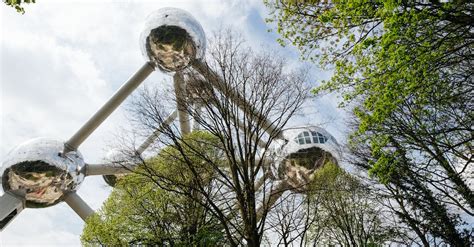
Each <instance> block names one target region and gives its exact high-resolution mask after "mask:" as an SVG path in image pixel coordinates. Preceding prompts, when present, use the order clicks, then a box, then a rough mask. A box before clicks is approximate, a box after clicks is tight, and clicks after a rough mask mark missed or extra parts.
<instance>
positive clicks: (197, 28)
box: [140, 8, 206, 72]
mask: <svg viewBox="0 0 474 247" xmlns="http://www.w3.org/2000/svg"><path fill="white" fill-rule="evenodd" d="M140 47H141V50H142V53H143V55H144V56H145V58H146V59H147V61H150V62H152V63H153V64H155V66H156V67H158V68H159V69H160V70H162V71H164V72H175V71H180V70H182V69H184V68H186V67H187V66H188V65H189V63H190V62H191V61H192V60H194V59H200V58H202V57H203V56H204V53H205V48H206V37H205V34H204V30H203V29H202V26H201V25H200V24H199V22H198V21H197V20H196V19H194V17H193V16H192V15H191V14H189V13H188V12H186V11H184V10H181V9H176V8H162V9H159V10H157V11H155V12H153V13H151V14H150V15H149V16H148V17H147V19H146V23H145V28H144V30H143V32H142V33H141V35H140Z"/></svg>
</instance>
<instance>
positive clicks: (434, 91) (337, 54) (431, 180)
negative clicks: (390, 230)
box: [266, 1, 474, 246]
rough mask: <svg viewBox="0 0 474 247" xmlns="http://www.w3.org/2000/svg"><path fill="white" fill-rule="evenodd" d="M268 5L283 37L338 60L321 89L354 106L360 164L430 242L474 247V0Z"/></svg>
mask: <svg viewBox="0 0 474 247" xmlns="http://www.w3.org/2000/svg"><path fill="white" fill-rule="evenodd" d="M266 3H267V5H268V6H269V7H270V8H272V9H273V10H274V12H273V18H271V19H270V21H275V22H277V25H278V31H279V32H280V33H281V34H282V39H281V40H280V41H281V42H283V43H284V42H286V41H289V42H291V43H292V44H293V45H295V46H297V47H298V48H300V50H301V51H302V56H303V57H304V58H307V59H311V60H313V61H318V62H320V64H321V65H323V66H327V67H332V66H334V69H335V74H334V76H333V77H332V78H331V80H329V81H325V82H323V83H322V84H321V85H320V86H319V87H317V88H316V89H315V90H314V92H315V93H320V92H323V91H338V92H341V93H342V95H343V101H342V105H343V106H350V107H353V113H354V117H355V121H354V122H355V123H356V128H355V132H354V134H353V135H352V137H351V141H352V150H353V153H354V154H355V155H356V156H357V157H358V159H357V162H356V163H357V165H359V166H360V167H363V168H365V169H367V170H368V171H369V173H370V174H371V175H372V176H374V177H376V178H378V179H379V181H380V182H382V183H383V184H385V185H386V192H387V193H388V194H390V195H391V197H392V198H393V200H394V201H396V202H397V204H398V205H397V206H396V207H394V208H393V209H394V212H396V213H397V214H398V215H399V217H400V219H402V220H403V222H404V223H405V224H407V225H408V226H410V227H411V228H412V229H413V230H414V232H415V233H416V234H417V236H418V237H419V241H420V242H422V243H423V245H425V246H428V245H430V244H436V243H435V242H434V241H435V240H436V238H441V240H442V242H445V243H448V244H450V245H452V246H468V245H469V243H470V242H471V241H472V240H470V235H471V234H472V230H471V231H469V229H464V230H463V224H464V223H463V219H462V217H461V213H460V212H462V214H464V215H468V217H472V216H473V215H474V214H473V213H474V212H473V211H474V193H473V190H472V186H471V187H470V186H469V184H468V181H469V180H468V179H469V178H468V175H467V174H468V173H469V172H470V169H472V159H473V156H472V142H473V135H472V133H473V127H472V126H473V124H472V123H473V118H474V115H473V114H472V109H473V105H474V102H473V99H474V97H473V96H474V90H473V86H474V84H473V83H472V81H473V76H472V64H473V58H474V56H473V53H472V50H473V48H474V43H473V42H474V36H473V26H472V21H473V11H474V5H473V4H472V3H470V2H456V3H454V2H446V3H440V2H438V1H434V2H429V3H427V2H424V1H411V2H396V1H375V2H360V1H350V2H345V3H342V2H331V3H326V2H322V1H321V2H319V1H313V2H305V3H303V2H296V1H295V2H291V1H267V2H266ZM430 239H431V240H430ZM430 241H432V242H430ZM438 243H439V242H438Z"/></svg>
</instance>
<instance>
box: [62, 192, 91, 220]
mask: <svg viewBox="0 0 474 247" xmlns="http://www.w3.org/2000/svg"><path fill="white" fill-rule="evenodd" d="M64 201H65V202H66V203H67V205H69V207H71V208H72V210H74V212H76V214H78V215H79V216H80V217H81V218H82V219H83V220H84V221H86V219H87V218H89V217H90V216H91V215H93V214H94V210H92V208H90V207H89V205H87V203H86V202H85V201H84V200H82V198H81V197H80V196H79V195H78V194H77V193H76V192H71V193H69V194H67V195H66V197H65V198H64Z"/></svg>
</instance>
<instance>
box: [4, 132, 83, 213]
mask: <svg viewBox="0 0 474 247" xmlns="http://www.w3.org/2000/svg"><path fill="white" fill-rule="evenodd" d="M63 149H64V142H62V141H58V140H54V139H49V138H37V139H33V140H30V141H27V142H25V143H23V144H20V145H19V146H17V147H16V148H14V149H13V150H12V151H10V153H8V155H7V157H6V159H5V161H4V162H3V163H2V166H1V167H0V176H1V178H2V187H3V190H4V191H5V192H6V191H13V190H22V191H24V193H26V196H25V198H26V207H30V208H44V207H49V206H52V205H55V204H57V203H59V202H61V201H62V200H63V198H64V195H65V194H67V193H69V192H73V191H76V190H77V189H78V187H79V185H80V184H81V183H82V181H83V180H84V177H85V173H84V167H85V163H84V160H83V158H82V155H81V154H80V153H79V152H78V151H72V152H69V153H67V154H64V155H63V154H62V151H63Z"/></svg>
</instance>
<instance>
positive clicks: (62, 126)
mask: <svg viewBox="0 0 474 247" xmlns="http://www.w3.org/2000/svg"><path fill="white" fill-rule="evenodd" d="M97 2H99V1H93V0H89V1H67V3H65V1H46V0H41V1H37V3H36V4H33V5H29V6H26V14H25V15H20V14H18V13H16V12H15V11H14V9H12V8H9V7H6V6H5V5H4V4H2V5H1V9H0V14H1V46H0V51H1V53H0V57H1V64H0V67H1V73H0V74H1V75H0V82H1V88H0V116H1V121H0V129H1V132H0V160H3V159H4V157H5V155H6V154H7V152H8V151H9V150H10V149H12V148H13V147H14V146H15V145H18V144H20V143H22V142H24V141H27V140H29V139H31V138H35V137H40V136H46V137H55V138H58V139H62V140H64V139H67V138H69V137H70V136H71V135H72V134H73V133H74V132H75V131H76V130H77V129H78V128H79V127H80V126H81V125H82V124H83V123H84V122H85V121H86V120H87V119H88V118H89V117H90V116H91V115H92V114H93V113H94V112H95V111H96V110H97V109H98V108H99V107H100V106H101V105H102V104H103V103H104V102H105V101H106V100H107V99H108V97H109V96H111V95H112V94H113V92H114V91H115V90H116V89H117V88H118V87H119V86H120V85H121V84H122V83H123V82H124V81H125V80H126V79H128V78H129V77H130V76H131V75H132V74H133V73H134V72H135V71H136V70H137V69H138V68H139V67H140V66H141V65H142V64H143V63H144V59H143V58H142V55H141V53H140V49H139V44H138V40H139V34H140V32H141V29H142V26H143V23H144V20H145V18H146V16H147V15H148V14H149V13H151V12H152V11H153V10H156V9H159V8H162V7H178V8H182V9H185V10H187V11H188V12H190V13H192V15H193V16H194V17H195V18H196V19H197V20H198V21H199V22H200V23H201V25H202V26H203V28H204V30H205V32H206V33H207V34H210V33H211V32H212V31H213V30H216V29H218V28H220V27H228V26H231V27H232V28H234V29H237V30H239V31H240V32H241V33H242V35H244V38H245V39H246V40H247V41H248V44H249V45H251V46H252V47H253V48H254V49H261V48H262V47H265V48H267V49H272V50H277V51H278V52H280V53H281V54H282V55H283V56H285V57H287V58H288V59H289V62H290V65H291V66H307V65H308V64H306V63H303V62H301V61H299V59H298V53H297V51H296V50H295V49H293V48H290V47H287V48H282V47H280V46H279V45H278V44H277V42H276V41H275V40H276V38H277V37H278V36H277V34H275V33H269V32H267V30H268V29H269V28H271V26H268V25H267V24H266V23H265V22H264V19H265V17H266V15H267V12H268V11H267V10H266V8H265V7H264V6H263V4H262V2H261V1H259V0H255V1H254V0H247V1H217V0H216V1H209V0H202V1H100V3H97ZM312 71H313V72H312V77H313V82H314V83H317V82H318V81H320V80H321V79H327V77H328V76H329V75H330V73H329V72H322V71H320V70H318V69H317V68H314V67H313V70H312ZM165 78H169V76H168V75H164V74H162V73H160V72H155V73H153V74H152V76H150V77H149V78H148V79H147V80H146V81H145V82H144V84H147V85H152V84H154V83H159V82H160V81H162V80H163V79H165ZM336 106H337V102H336V100H335V98H334V96H332V95H329V96H325V97H323V98H321V99H319V100H316V101H314V102H311V103H309V104H308V105H307V106H306V107H305V115H303V116H300V117H299V118H298V120H295V121H293V122H292V124H293V125H302V124H313V125H314V124H323V127H326V128H327V129H328V130H329V131H330V132H331V133H332V134H333V135H334V136H336V138H338V139H340V138H341V137H342V136H343V133H342V132H343V131H344V124H343V122H342V121H341V117H342V116H343V113H341V111H340V110H338V109H337V108H336ZM125 113H126V112H125V111H124V110H123V107H122V108H120V109H118V110H117V111H116V112H115V113H114V114H113V115H112V116H111V117H110V118H109V119H107V120H106V122H105V123H104V124H102V125H101V126H100V127H99V128H98V129H97V130H96V132H95V133H94V134H93V135H92V136H91V137H90V138H89V139H88V140H87V141H86V142H85V143H84V144H83V145H82V146H81V147H80V151H81V152H82V154H83V156H84V157H85V160H86V162H90V163H94V162H100V161H101V160H102V158H103V157H104V156H105V154H106V153H107V151H108V148H107V147H108V144H110V143H111V142H113V140H114V136H115V134H116V133H117V132H118V131H119V130H120V128H122V127H125V128H126V127H127V118H126V114H125ZM110 191H111V189H110V188H109V187H107V186H106V185H105V183H104V182H103V180H102V178H101V177H88V178H86V180H85V182H84V183H83V184H82V186H81V188H80V189H79V191H78V193H79V195H81V196H82V197H83V199H84V200H85V201H86V202H87V203H89V204H90V206H91V207H93V208H94V209H98V208H99V207H100V206H101V204H102V202H103V201H104V200H105V199H106V198H107V196H108V194H109V193H110ZM1 193H3V192H1ZM82 228H83V222H82V220H81V219H80V218H79V217H78V216H77V215H76V214H75V213H74V212H73V211H72V210H71V209H70V208H68V207H67V205H65V204H64V203H60V204H59V205H56V206H54V207H51V208H46V209H26V210H24V211H23V212H22V213H21V214H20V215H19V216H18V217H17V218H16V219H15V220H14V221H13V222H12V223H11V224H10V225H9V227H8V228H7V229H6V230H5V231H3V232H2V233H0V245H1V246H19V245H21V246H64V245H67V246H76V245H77V246H78V245H80V241H79V236H80V234H81V231H82Z"/></svg>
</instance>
